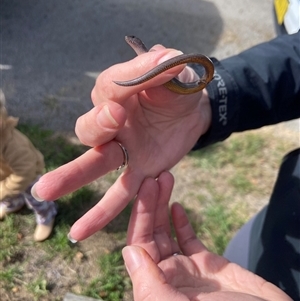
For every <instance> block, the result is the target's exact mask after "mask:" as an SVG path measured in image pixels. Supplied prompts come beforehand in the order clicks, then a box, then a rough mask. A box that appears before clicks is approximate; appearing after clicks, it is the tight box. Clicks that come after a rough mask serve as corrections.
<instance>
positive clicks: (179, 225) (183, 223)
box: [171, 203, 206, 256]
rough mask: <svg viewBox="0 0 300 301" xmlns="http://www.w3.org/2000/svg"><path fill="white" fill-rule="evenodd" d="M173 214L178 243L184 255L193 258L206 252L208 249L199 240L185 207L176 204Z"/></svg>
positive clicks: (172, 209)
mask: <svg viewBox="0 0 300 301" xmlns="http://www.w3.org/2000/svg"><path fill="white" fill-rule="evenodd" d="M171 213H172V220H173V224H174V228H175V232H176V237H177V241H178V244H179V247H180V249H181V251H182V252H183V254H184V255H186V256H191V255H193V254H195V253H200V252H202V251H204V250H206V247H205V246H204V245H203V244H202V243H201V241H200V240H199V239H198V238H197V236H196V234H195V232H194V230H193V227H192V225H191V224H190V222H189V220H188V217H187V215H186V213H185V211H184V209H183V207H182V206H181V205H180V204H178V203H174V204H173V205H172V208H171Z"/></svg>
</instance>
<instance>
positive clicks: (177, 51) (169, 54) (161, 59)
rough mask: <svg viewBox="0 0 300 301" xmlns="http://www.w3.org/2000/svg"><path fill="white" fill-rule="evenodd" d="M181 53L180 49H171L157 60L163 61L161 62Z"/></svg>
mask: <svg viewBox="0 0 300 301" xmlns="http://www.w3.org/2000/svg"><path fill="white" fill-rule="evenodd" d="M181 54H183V52H182V51H179V50H172V51H170V52H168V53H167V54H166V55H164V56H163V57H161V58H160V59H159V61H158V62H159V63H163V62H165V61H167V60H169V59H171V58H173V57H175V56H178V55H181Z"/></svg>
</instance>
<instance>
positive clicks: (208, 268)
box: [123, 172, 291, 301]
mask: <svg viewBox="0 0 300 301" xmlns="http://www.w3.org/2000/svg"><path fill="white" fill-rule="evenodd" d="M172 186H173V177H172V176H171V174H170V173H168V172H164V173H162V174H161V175H160V176H159V177H158V179H157V181H155V180H154V179H150V178H148V179H146V180H145V181H144V183H143V184H142V186H141V188H140V191H139V193H138V195H137V198H136V201H135V204H134V207H133V210H132V213H131V218H130V223H129V227H128V238H127V244H128V245H129V246H127V247H125V248H124V249H123V258H124V260H125V265H126V268H127V270H128V272H129V275H130V278H131V280H132V283H133V294H134V300H135V301H146V300H149V301H150V300H164V301H168V300H170V301H171V300H172V301H174V300H176V301H179V300H180V301H183V300H201V301H217V300H218V301H221V300H222V301H223V300H224V301H240V300H243V301H258V300H260V301H262V300H270V301H273V300H277V301H281V300H282V301H283V300H285V301H288V300H289V301H291V299H290V298H289V297H288V296H287V295H286V294H285V293H284V292H282V291H281V290H280V289H279V288H277V287H276V286H274V285H273V284H271V283H269V282H267V281H265V280H264V279H262V278H260V277H259V276H257V275H255V274H253V273H251V272H249V271H247V270H245V269H243V268H241V267H240V266H238V265H236V264H234V263H230V262H229V261H228V260H226V259H225V258H224V257H221V256H218V255H216V254H213V253H211V252H209V251H208V250H207V249H206V248H205V246H204V245H203V244H202V243H201V241H200V240H198V239H197V237H196V235H195V233H194V231H193V229H192V227H191V225H190V223H189V221H188V218H187V216H186V214H185V212H184V209H183V208H182V206H181V205H179V204H177V203H175V204H173V206H172V207H171V215H172V220H173V225H174V229H175V233H176V238H177V242H176V241H175V240H174V239H173V238H172V234H171V226H170V223H169V207H168V201H169V198H170V194H171V191H172ZM176 254H179V255H176Z"/></svg>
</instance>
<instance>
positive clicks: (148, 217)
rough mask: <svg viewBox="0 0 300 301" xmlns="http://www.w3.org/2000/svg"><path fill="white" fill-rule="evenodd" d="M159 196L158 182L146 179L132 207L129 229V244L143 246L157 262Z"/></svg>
mask: <svg viewBox="0 0 300 301" xmlns="http://www.w3.org/2000/svg"><path fill="white" fill-rule="evenodd" d="M157 198H158V184H157V182H156V181H155V180H154V179H152V178H147V179H145V180H144V182H143V183H142V186H141V187H140V189H139V192H138V195H137V197H136V200H135V203H134V206H133V208H132V211H131V216H130V221H129V225H128V231H127V245H138V246H140V247H142V248H143V249H145V250H146V251H147V252H148V254H149V255H150V256H151V257H152V258H153V260H154V261H155V262H158V261H159V258H160V257H159V253H158V250H157V247H156V244H155V242H154V238H153V226H154V219H155V208H156V202H157Z"/></svg>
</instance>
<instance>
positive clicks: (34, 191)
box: [31, 183, 45, 202]
mask: <svg viewBox="0 0 300 301" xmlns="http://www.w3.org/2000/svg"><path fill="white" fill-rule="evenodd" d="M36 185H37V183H35V184H34V185H33V186H32V187H31V195H32V196H33V197H34V198H35V199H36V200H37V201H38V202H44V201H45V200H44V199H42V198H41V197H40V196H38V194H37V193H36Z"/></svg>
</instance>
